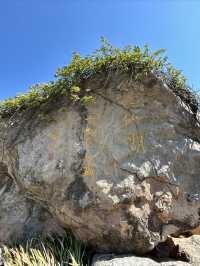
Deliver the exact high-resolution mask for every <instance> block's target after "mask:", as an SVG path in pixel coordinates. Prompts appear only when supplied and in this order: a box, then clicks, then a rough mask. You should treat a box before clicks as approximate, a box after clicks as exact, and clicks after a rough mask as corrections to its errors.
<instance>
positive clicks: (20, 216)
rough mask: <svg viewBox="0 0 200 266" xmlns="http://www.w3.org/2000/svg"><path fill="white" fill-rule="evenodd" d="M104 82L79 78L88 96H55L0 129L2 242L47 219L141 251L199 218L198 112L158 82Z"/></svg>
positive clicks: (97, 243)
mask: <svg viewBox="0 0 200 266" xmlns="http://www.w3.org/2000/svg"><path fill="white" fill-rule="evenodd" d="M102 80H103V82H102ZM102 80H101V79H100V80H94V81H89V82H87V83H85V84H84V86H86V87H87V88H90V89H94V90H95V92H94V93H95V95H96V102H95V103H94V104H90V105H88V106H86V107H84V106H81V105H80V104H74V105H72V104H71V105H70V104H69V103H68V102H67V101H66V99H64V98H62V99H55V101H54V102H51V103H49V104H47V105H44V106H40V107H39V108H38V109H37V110H36V109H34V110H29V111H27V112H25V113H24V114H23V113H22V114H16V116H15V117H14V119H13V118H12V119H11V121H10V122H9V126H8V127H7V129H5V130H3V128H2V132H3V133H1V134H2V140H3V139H4V137H5V136H6V137H5V141H2V145H1V146H2V150H1V153H2V161H3V164H4V165H5V166H6V167H7V168H8V171H7V174H5V173H3V174H2V176H3V177H2V178H1V180H0V191H1V192H0V193H1V202H0V208H1V209H2V211H1V212H0V241H1V242H5V241H12V239H13V238H16V239H22V238H24V237H25V235H26V232H28V231H29V228H31V230H32V231H33V232H36V233H37V232H40V231H41V228H43V229H44V228H45V229H46V228H47V225H46V223H48V224H54V226H53V229H55V228H57V227H58V228H60V227H59V226H60V225H62V226H64V227H66V228H71V229H72V230H73V232H74V233H75V234H76V235H77V236H78V237H80V238H81V239H82V240H84V241H85V242H88V243H89V244H91V245H92V246H93V247H95V248H97V249H98V250H101V251H109V252H110V251H115V252H130V251H134V252H136V253H139V254H143V253H146V252H148V251H149V250H152V249H153V248H154V246H155V245H157V244H158V243H159V242H160V241H163V240H164V239H166V237H167V235H170V234H179V233H181V232H184V231H190V230H192V229H194V228H195V227H197V226H198V225H199V208H200V194H199V191H200V178H199V173H200V142H199V136H200V135H199V127H198V125H197V123H196V122H195V120H194V115H193V114H192V113H191V112H190V110H189V109H188V108H187V107H186V106H185V105H184V104H183V103H182V102H181V101H180V99H178V98H177V96H175V94H173V92H172V91H171V90H170V89H168V88H167V87H166V86H165V85H164V84H162V82H160V81H159V80H154V81H153V82H149V81H148V80H147V81H144V82H143V83H133V82H131V81H130V78H128V77H127V76H123V75H115V76H113V77H112V79H111V80H110V81H109V82H107V84H106V86H105V79H102ZM104 87H106V89H105V88H104ZM31 204H33V205H34V206H35V208H36V209H37V208H38V206H42V207H43V208H45V209H46V213H47V214H48V215H49V216H48V215H47V216H45V215H44V213H45V212H43V211H37V215H34V214H31V215H30V210H32V205H31ZM39 208H40V207H39ZM2 212H3V213H4V214H3V216H2V215H1V214H2ZM33 213H35V211H33ZM32 215H33V216H34V217H35V218H34V219H33V218H32ZM39 217H40V218H39ZM44 217H45V218H44ZM50 217H51V218H50ZM55 219H56V220H55ZM27 221H29V223H28V224H27ZM51 221H53V222H51ZM57 221H59V222H57ZM25 228H27V229H25ZM43 229H42V231H43ZM53 229H52V230H53ZM56 230H57V229H56ZM50 231H51V230H50Z"/></svg>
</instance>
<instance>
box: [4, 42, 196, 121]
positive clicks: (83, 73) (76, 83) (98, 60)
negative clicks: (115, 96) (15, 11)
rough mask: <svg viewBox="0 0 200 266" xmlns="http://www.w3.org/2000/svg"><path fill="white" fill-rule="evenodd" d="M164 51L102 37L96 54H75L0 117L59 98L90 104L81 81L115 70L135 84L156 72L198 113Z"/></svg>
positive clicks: (11, 103) (10, 101)
mask: <svg viewBox="0 0 200 266" xmlns="http://www.w3.org/2000/svg"><path fill="white" fill-rule="evenodd" d="M164 52H165V50H164V49H159V50H157V51H155V52H153V51H151V50H150V48H149V47H148V46H147V45H145V46H144V48H140V47H138V46H130V45H129V46H126V47H125V48H122V49H120V48H115V47H113V46H112V45H111V44H110V43H109V42H108V41H107V40H106V39H105V38H101V47H100V48H99V49H97V50H96V51H95V52H94V53H93V54H91V55H88V56H85V57H81V55H80V54H79V53H74V54H73V56H72V60H71V62H70V64H69V65H67V66H64V67H63V68H60V69H58V70H57V72H56V80H55V81H51V82H49V83H47V84H40V85H35V86H33V87H31V89H30V91H29V92H28V93H26V94H20V95H18V96H16V97H15V98H10V99H7V100H5V101H3V102H1V103H0V115H1V116H2V117H6V116H11V115H12V114H13V113H14V112H16V111H23V110H26V109H27V108H32V107H35V106H38V105H40V104H42V103H44V102H48V101H49V100H50V99H52V98H55V97H57V96H65V97H68V98H69V99H70V100H71V101H72V102H73V103H74V102H80V103H82V104H89V103H91V102H93V101H94V100H95V99H94V94H93V92H92V91H91V90H90V89H89V88H88V89H85V88H84V87H82V82H83V81H84V80H88V79H90V78H92V77H95V75H97V74H99V73H112V72H114V71H118V72H120V73H129V74H130V75H131V77H132V79H133V80H134V81H140V80H142V79H143V78H144V77H145V76H147V75H149V74H150V73H153V74H154V75H155V76H157V77H158V78H161V79H162V80H163V81H164V82H165V83H166V84H167V85H168V86H169V88H170V89H171V90H173V92H174V93H175V94H176V95H177V96H179V97H180V98H181V100H182V101H183V102H185V103H186V104H187V105H188V106H189V107H192V110H193V111H194V113H195V112H196V111H197V109H198V106H199V102H198V98H197V97H196V95H195V94H194V93H193V92H192V90H191V88H189V87H188V86H187V84H186V78H185V77H184V76H183V75H182V73H181V71H180V70H177V69H175V68H173V66H172V65H171V64H169V62H168V60H167V57H166V56H165V55H164Z"/></svg>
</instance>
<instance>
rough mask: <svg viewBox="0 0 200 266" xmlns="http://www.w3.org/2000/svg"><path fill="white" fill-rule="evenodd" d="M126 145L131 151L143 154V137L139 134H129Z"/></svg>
mask: <svg viewBox="0 0 200 266" xmlns="http://www.w3.org/2000/svg"><path fill="white" fill-rule="evenodd" d="M128 144H129V148H130V150H131V151H134V152H144V135H143V134H140V133H133V134H130V135H129V136H128Z"/></svg>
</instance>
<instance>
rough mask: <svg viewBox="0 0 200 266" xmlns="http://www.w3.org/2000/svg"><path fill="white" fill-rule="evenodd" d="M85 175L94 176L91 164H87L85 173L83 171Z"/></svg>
mask: <svg viewBox="0 0 200 266" xmlns="http://www.w3.org/2000/svg"><path fill="white" fill-rule="evenodd" d="M83 175H84V176H91V177H92V176H94V170H93V168H92V167H91V166H88V165H87V166H86V167H85V170H84V173H83Z"/></svg>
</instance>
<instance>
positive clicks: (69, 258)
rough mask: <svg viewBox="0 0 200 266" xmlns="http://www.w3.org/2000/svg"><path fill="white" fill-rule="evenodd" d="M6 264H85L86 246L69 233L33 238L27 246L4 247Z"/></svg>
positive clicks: (29, 265)
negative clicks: (56, 236) (43, 238)
mask: <svg viewBox="0 0 200 266" xmlns="http://www.w3.org/2000/svg"><path fill="white" fill-rule="evenodd" d="M3 257H4V260H5V266H46V265H49V266H65V265H71V266H84V265H88V262H89V260H88V258H87V256H86V249H85V247H84V246H83V245H82V244H81V243H80V242H79V241H78V240H76V239H75V238H74V237H73V236H72V235H70V234H69V233H68V234H66V236H65V237H62V238H61V237H59V238H53V237H49V238H47V239H45V240H41V239H32V240H31V241H28V242H27V244H26V246H25V247H24V246H18V247H15V248H9V247H7V246H4V247H3Z"/></svg>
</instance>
